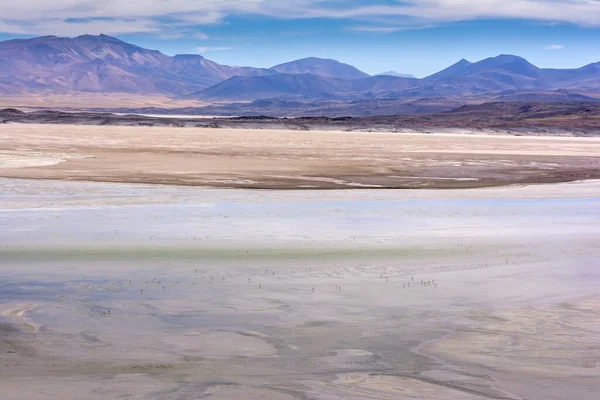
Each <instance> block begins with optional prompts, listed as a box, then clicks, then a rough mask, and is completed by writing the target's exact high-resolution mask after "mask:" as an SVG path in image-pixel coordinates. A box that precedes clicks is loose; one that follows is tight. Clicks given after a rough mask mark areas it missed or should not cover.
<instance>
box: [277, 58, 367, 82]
mask: <svg viewBox="0 0 600 400" xmlns="http://www.w3.org/2000/svg"><path fill="white" fill-rule="evenodd" d="M271 70H272V71H275V72H279V73H283V74H313V75H320V76H325V77H330V78H340V79H361V78H367V77H369V75H368V74H366V73H364V72H362V71H360V70H358V69H357V68H355V67H353V66H352V65H348V64H344V63H341V62H339V61H337V60H332V59H326V58H318V57H307V58H302V59H300V60H295V61H290V62H287V63H284V64H279V65H276V66H274V67H273V68H271Z"/></svg>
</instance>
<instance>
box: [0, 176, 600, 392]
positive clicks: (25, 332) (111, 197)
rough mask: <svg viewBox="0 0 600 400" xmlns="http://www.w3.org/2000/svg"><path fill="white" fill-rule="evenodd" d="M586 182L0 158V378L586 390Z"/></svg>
mask: <svg viewBox="0 0 600 400" xmlns="http://www.w3.org/2000/svg"><path fill="white" fill-rule="evenodd" d="M599 189H600V187H599V183H598V181H587V182H575V183H568V184H556V185H535V186H526V187H510V188H508V187H494V188H485V189H469V190H443V191H436V190H432V191H422V190H403V191H390V190H352V191H332V192H322V191H267V192H265V191H251V190H225V189H205V188H194V187H177V186H155V185H130V184H110V183H89V182H51V181H36V180H18V179H0V205H1V208H0V243H2V248H0V366H1V368H0V393H2V396H1V397H2V398H3V399H7V400H13V399H19V400H20V399H27V398H39V399H53V398H63V399H80V398H85V399H106V398H118V397H129V398H135V399H182V398H203V397H206V396H209V395H210V396H211V398H216V399H236V398H245V399H264V398H266V399H341V398H343V399H365V398H367V399H397V398H406V399H432V398H436V399H438V398H444V399H540V400H541V399H544V400H546V399H571V398H577V399H590V400H591V399H595V398H596V397H597V388H598V386H599V385H600V364H599V360H600V352H599V349H598V346H597V343H598V341H599V340H600V329H599V327H600V314H599V313H598V311H597V309H598V304H599V303H598V302H599V301H600V291H599V290H598V288H599V287H600V264H599V262H600V258H599V255H600V248H599V247H598V240H597V238H598V237H600V223H599V222H600V221H599V220H598V209H599V206H600V197H599V196H598V194H599V193H600V190H599ZM324 193H327V195H324Z"/></svg>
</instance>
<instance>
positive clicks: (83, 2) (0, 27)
mask: <svg viewBox="0 0 600 400" xmlns="http://www.w3.org/2000/svg"><path fill="white" fill-rule="evenodd" d="M365 3H367V2H365V1H362V0H288V1H281V0H195V1H192V0H128V1H125V0H103V1H97V0H28V1H22V2H10V1H1V2H0V32H5V33H16V34H49V33H53V34H59V35H75V34H81V33H100V32H103V33H109V34H110V33H132V32H150V33H155V34H157V35H158V34H161V33H162V32H164V31H167V33H168V34H174V33H173V31H178V30H179V31H181V32H185V34H186V35H188V36H193V33H191V31H192V30H193V29H195V28H197V26H198V25H208V24H218V23H221V22H222V21H223V19H224V18H226V17H227V16H230V15H248V14H253V15H264V16H271V17H274V18H280V19H298V18H336V19H346V20H350V21H363V22H364V21H369V22H371V21H372V20H374V19H378V18H379V19H395V20H396V21H395V22H394V23H399V24H400V25H403V24H404V23H407V24H409V25H411V24H412V25H416V24H421V25H428V24H436V23H440V22H453V21H466V20H474V19H485V18H509V19H530V20H536V21H540V22H545V23H555V22H558V23H574V24H579V25H583V26H600V0H397V1H390V0H373V1H371V2H369V3H368V4H369V5H364V4H365ZM71 19H81V21H77V22H76V23H73V22H72V21H71V22H69V21H70V20H71ZM378 25H381V28H380V29H387V30H388V31H390V30H391V29H398V28H394V27H395V26H396V25H394V24H393V23H392V24H387V23H382V24H378ZM365 28H366V27H365ZM376 28H377V27H368V29H363V31H365V30H366V31H371V32H372V31H374V30H375V29H376ZM380 31H381V30H380Z"/></svg>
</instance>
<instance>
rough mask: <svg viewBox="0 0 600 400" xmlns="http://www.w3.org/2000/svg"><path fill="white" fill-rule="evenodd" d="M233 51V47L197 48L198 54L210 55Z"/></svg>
mask: <svg viewBox="0 0 600 400" xmlns="http://www.w3.org/2000/svg"><path fill="white" fill-rule="evenodd" d="M228 50H233V47H218V46H201V47H196V52H197V53H198V54H204V53H210V52H213V51H228Z"/></svg>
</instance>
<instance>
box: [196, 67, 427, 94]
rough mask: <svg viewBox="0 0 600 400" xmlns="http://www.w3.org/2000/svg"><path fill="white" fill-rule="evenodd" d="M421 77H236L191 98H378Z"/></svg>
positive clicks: (280, 75) (412, 83) (279, 75)
mask: <svg viewBox="0 0 600 400" xmlns="http://www.w3.org/2000/svg"><path fill="white" fill-rule="evenodd" d="M417 82H418V79H407V78H396V77H393V76H373V77H368V78H363V79H352V80H345V79H337V78H330V77H326V76H320V75H314V74H281V73H278V74H273V75H267V76H253V77H243V76H235V77H233V78H230V79H228V80H226V81H225V82H222V83H219V84H217V85H215V86H212V87H210V88H208V89H205V90H203V91H200V92H198V93H194V94H192V95H191V96H190V97H194V98H199V99H206V100H209V99H212V100H217V99H218V100H259V99H284V98H285V99H290V98H302V99H319V100H323V99H339V100H350V99H358V98H365V99H368V98H376V97H379V96H381V95H384V94H385V93H386V92H389V91H400V90H405V89H407V88H410V87H413V86H414V85H416V84H417Z"/></svg>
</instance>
